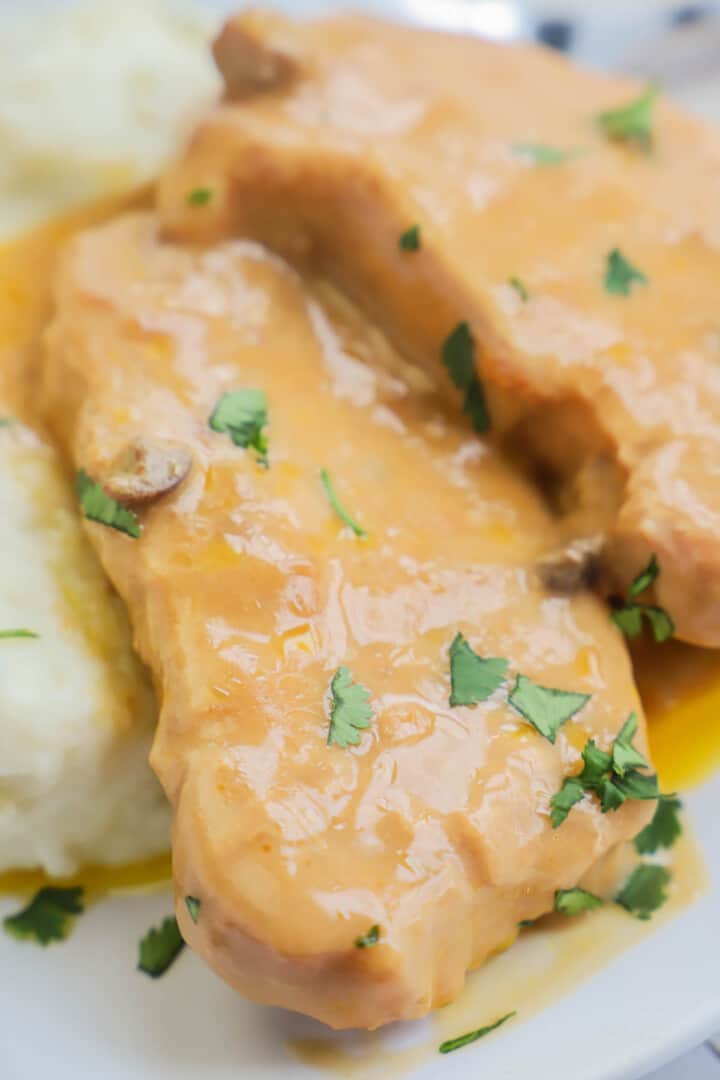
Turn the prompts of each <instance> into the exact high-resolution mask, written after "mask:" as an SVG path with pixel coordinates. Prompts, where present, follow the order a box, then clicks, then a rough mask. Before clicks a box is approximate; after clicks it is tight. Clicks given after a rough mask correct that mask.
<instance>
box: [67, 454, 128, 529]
mask: <svg viewBox="0 0 720 1080" xmlns="http://www.w3.org/2000/svg"><path fill="white" fill-rule="evenodd" d="M75 490H76V492H77V496H78V499H79V500H80V506H81V508H82V512H83V514H84V515H85V517H86V518H88V520H89V521H97V522H98V524H100V525H107V526H108V528H110V529H117V530H118V532H122V533H125V535H126V536H132V537H133V539H134V540H137V539H138V537H139V536H140V522H139V521H138V519H137V515H136V514H134V513H133V511H132V510H128V509H127V507H125V506H121V504H120V503H119V502H117V500H116V499H112V498H111V497H110V496H109V495H107V494H106V493H105V491H104V490H103V487H102V484H98V483H96V482H95V481H94V480H92V479H91V478H90V477H89V476H88V474H87V473H86V472H85V471H84V470H83V469H80V471H79V472H78V474H77V478H76V480H75Z"/></svg>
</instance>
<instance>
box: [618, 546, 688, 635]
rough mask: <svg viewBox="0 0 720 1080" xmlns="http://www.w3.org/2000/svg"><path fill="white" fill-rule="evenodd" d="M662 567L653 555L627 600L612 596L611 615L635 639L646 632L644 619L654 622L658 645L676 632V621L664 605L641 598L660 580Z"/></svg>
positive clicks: (634, 583) (652, 624)
mask: <svg viewBox="0 0 720 1080" xmlns="http://www.w3.org/2000/svg"><path fill="white" fill-rule="evenodd" d="M659 573H660V567H659V565H658V561H657V559H656V557H655V556H654V555H653V556H651V558H650V562H649V563H648V564H647V566H646V567H645V569H644V570H641V571H640V573H639V574H638V576H637V577H636V578H635V580H634V581H633V582H632V584H631V585H630V588H629V589H628V591H627V596H626V598H625V600H623V599H621V598H620V597H612V596H611V597H610V604H611V606H612V608H613V611H612V615H611V616H610V617H611V619H612V621H613V622H614V623H615V625H616V626H617V627H618V628H619V629H620V630H622V632H623V634H625V635H626V636H627V637H630V638H634V637H637V636H638V634H640V633H641V631H642V626H643V618H645V619H647V621H648V622H649V623H650V628H651V630H652V633H653V637H654V638H655V641H656V642H658V644H662V642H663V641H667V640H668V638H671V637H672V636H673V634H674V633H675V623H674V622H673V620H672V619H671V617H670V615H668V613H667V611H665V609H664V608H661V607H657V606H656V605H654V604H643V603H641V602H639V601H638V600H637V597H638V596H639V595H640V593H643V592H644V591H645V590H646V589H648V588H649V587H650V586H651V585H652V584H653V582H654V581H655V580H656V579H657V577H658V575H659Z"/></svg>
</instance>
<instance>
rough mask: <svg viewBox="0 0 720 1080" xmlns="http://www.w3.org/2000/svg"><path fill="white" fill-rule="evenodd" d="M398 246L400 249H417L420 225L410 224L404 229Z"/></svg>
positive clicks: (418, 246) (418, 247)
mask: <svg viewBox="0 0 720 1080" xmlns="http://www.w3.org/2000/svg"><path fill="white" fill-rule="evenodd" d="M398 247H399V248H400V250H401V251H419V250H420V226H419V225H411V226H410V228H409V229H406V230H405V232H404V233H403V234H402V235H401V237H400V239H399V240H398Z"/></svg>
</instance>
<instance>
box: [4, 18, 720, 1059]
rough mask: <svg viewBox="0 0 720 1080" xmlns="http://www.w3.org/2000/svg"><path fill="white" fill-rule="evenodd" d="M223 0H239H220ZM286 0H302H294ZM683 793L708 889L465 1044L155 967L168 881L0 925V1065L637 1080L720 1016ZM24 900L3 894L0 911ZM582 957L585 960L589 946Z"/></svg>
mask: <svg viewBox="0 0 720 1080" xmlns="http://www.w3.org/2000/svg"><path fill="white" fill-rule="evenodd" d="M0 2H2V0H0ZM453 3H454V4H455V6H454V8H453V10H456V9H459V4H458V3H457V2H455V0H453ZM222 6H224V7H228V6H230V5H229V4H228V3H227V2H226V0H222ZM281 6H284V7H293V6H300V5H293V4H292V3H291V2H290V0H285V3H284V4H282V5H281ZM311 6H313V7H317V6H318V4H317V3H313V4H312V5H311ZM355 6H362V5H361V4H360V3H358V4H357V5H355ZM366 6H372V7H374V8H375V9H376V10H378V8H380V7H382V8H384V10H385V11H388V10H391V9H392V8H393V6H394V5H392V4H380V3H379V2H378V0H375V2H374V0H368V3H367V4H366ZM413 6H415V7H416V8H417V3H416V2H415V0H412V2H411V0H404V2H403V0H398V6H397V9H398V10H402V11H403V13H404V14H407V13H408V11H410V10H411V9H412V8H413ZM490 6H492V5H488V8H489V7H490ZM500 6H501V5H498V4H497V3H496V4H495V5H494V7H495V10H496V11H497V10H499V7H500ZM451 7H452V5H451ZM435 10H437V4H436V5H435ZM447 10H450V9H449V8H448V9H447ZM687 802H688V806H689V808H690V813H691V816H692V818H693V820H694V825H695V832H696V835H697V838H698V840H699V842H700V846H701V848H702V850H703V853H704V856H705V860H706V862H707V864H708V868H709V871H710V875H711V878H712V884H711V886H710V889H709V891H708V892H706V893H705V895H704V896H703V897H702V898H701V899H700V900H699V901H697V902H696V903H695V904H694V905H692V906H690V907H688V908H686V909H684V910H683V911H681V912H680V914H679V915H677V916H676V917H675V918H674V919H672V920H671V921H667V922H664V923H661V924H660V925H659V926H658V928H657V929H656V930H655V931H654V932H653V933H651V934H650V935H649V936H647V937H645V938H644V939H643V940H641V941H640V942H639V943H638V944H636V945H635V946H634V947H632V948H630V949H627V950H626V951H624V952H622V953H621V954H620V955H618V956H617V957H616V958H615V959H611V960H610V961H609V963H608V964H607V966H605V967H603V968H601V970H599V971H597V972H596V973H595V974H594V975H592V976H591V977H590V978H588V980H587V981H585V982H584V983H581V984H579V985H577V987H576V988H575V989H573V990H570V991H569V992H567V993H565V994H564V995H561V996H559V997H558V998H557V1000H555V1001H554V1002H553V1003H552V1004H550V1005H548V1006H547V1007H545V1008H544V1009H542V1010H541V1011H533V1008H532V996H531V999H530V1000H529V1001H528V1002H526V1003H525V1004H524V1005H523V1007H522V1008H521V1009H520V1013H519V1015H518V1017H517V1019H516V1020H514V1021H513V1022H512V1023H510V1024H508V1025H507V1027H505V1028H503V1029H502V1030H501V1031H499V1032H498V1033H497V1034H496V1035H494V1036H492V1037H491V1038H490V1039H488V1040H487V1041H484V1042H481V1043H478V1044H477V1045H475V1046H471V1047H468V1048H466V1049H464V1050H462V1051H460V1052H458V1053H456V1054H453V1055H450V1056H448V1057H440V1056H439V1055H438V1054H437V1050H436V1047H437V1044H438V1042H439V1041H440V1038H441V1036H440V1034H439V1026H438V1023H437V1020H433V1019H430V1020H428V1021H424V1022H422V1023H420V1024H408V1025H399V1026H397V1027H395V1028H393V1029H392V1030H391V1031H389V1032H387V1033H384V1034H383V1035H382V1036H374V1037H373V1036H366V1035H363V1034H351V1035H347V1036H342V1037H336V1036H332V1035H331V1034H330V1033H329V1032H328V1031H327V1030H326V1029H324V1028H322V1027H321V1026H320V1025H318V1024H315V1023H313V1022H312V1021H309V1020H305V1019H303V1018H301V1017H297V1016H294V1015H291V1014H288V1013H283V1012H281V1011H279V1010H272V1009H266V1008H260V1007H256V1006H253V1005H250V1004H248V1003H246V1002H244V1001H242V1000H241V999H240V998H239V997H237V996H236V995H235V994H234V993H233V992H232V991H231V990H229V989H228V988H226V987H225V986H224V985H223V984H222V983H220V982H219V981H218V980H217V979H216V978H215V977H214V976H213V975H211V974H210V972H209V971H208V970H207V969H206V968H205V967H204V965H203V964H202V963H201V962H200V961H199V960H198V959H197V958H196V957H195V956H193V955H192V954H191V953H189V951H187V950H186V951H185V953H184V954H183V955H182V956H181V957H180V959H179V960H178V962H177V964H176V965H175V966H174V967H173V968H172V970H171V971H170V972H168V973H167V974H166V975H165V976H164V977H163V978H162V979H160V980H157V981H153V980H151V979H149V978H147V977H146V976H144V975H142V974H141V973H140V972H138V971H137V970H136V968H135V964H136V955H137V942H138V940H139V938H140V937H141V936H142V935H143V934H144V933H145V931H146V930H147V928H148V926H149V925H151V924H153V923H157V922H158V921H159V920H160V919H161V918H162V917H163V916H164V915H165V914H167V913H168V912H169V911H170V894H169V891H168V892H162V893H158V894H154V895H146V896H126V897H117V898H114V899H110V900H106V901H104V902H102V903H100V904H98V905H95V906H93V907H91V908H90V910H89V911H88V912H87V913H86V914H85V915H83V916H82V917H81V918H80V919H79V920H78V922H77V928H76V931H75V933H74V935H73V936H72V938H71V939H70V940H69V941H68V942H67V943H65V944H63V945H59V946H54V947H52V948H48V949H39V948H36V947H34V946H32V945H27V944H20V943H18V942H16V941H14V940H12V939H10V938H8V937H6V936H4V935H2V934H0V972H1V975H0V1076H1V1077H2V1080H40V1078H44V1077H45V1076H52V1077H53V1078H54V1080H129V1078H132V1080H178V1078H182V1077H188V1078H192V1080H225V1078H228V1080H229V1078H231V1077H232V1078H233V1080H236V1078H237V1077H238V1076H248V1077H255V1076H258V1077H259V1076H262V1078H263V1080H302V1078H303V1077H312V1076H326V1075H327V1071H326V1070H325V1069H317V1068H315V1067H309V1066H306V1065H303V1064H301V1063H300V1061H299V1060H298V1059H297V1057H295V1056H293V1052H292V1050H291V1049H290V1048H289V1045H288V1044H289V1043H292V1042H293V1041H297V1040H299V1039H304V1040H317V1041H318V1042H320V1043H321V1044H323V1045H325V1046H328V1045H329V1046H331V1047H332V1046H333V1045H338V1046H340V1047H342V1048H343V1051H342V1053H343V1054H344V1058H343V1056H342V1055H341V1056H339V1057H338V1058H337V1059H336V1060H335V1063H334V1065H333V1067H332V1070H331V1071H332V1073H333V1074H334V1075H341V1076H342V1075H346V1076H352V1077H354V1078H355V1080H366V1078H367V1080H371V1078H375V1077H378V1078H379V1077H382V1078H383V1080H388V1078H389V1077H391V1076H395V1077H398V1076H401V1075H410V1074H412V1075H413V1076H414V1077H423V1078H425V1080H429V1078H439V1077H442V1078H448V1080H450V1078H456V1080H475V1078H476V1077H478V1076H480V1075H482V1076H483V1077H486V1078H488V1080H527V1078H528V1077H532V1078H533V1080H551V1078H552V1080H620V1078H628V1080H637V1078H638V1077H640V1076H642V1075H644V1074H645V1073H646V1072H648V1071H649V1070H651V1069H652V1068H654V1067H656V1066H657V1065H659V1064H661V1063H662V1062H664V1061H666V1060H669V1059H670V1058H672V1057H674V1056H675V1055H677V1054H680V1053H681V1052H682V1051H683V1050H685V1049H687V1048H688V1047H691V1046H693V1045H695V1044H696V1043H698V1042H700V1041H701V1040H702V1039H703V1038H704V1037H705V1036H707V1035H708V1034H710V1033H711V1032H712V1031H713V1030H716V1029H718V1028H720V935H719V934H718V932H717V917H718V912H720V830H718V828H717V826H716V824H715V823H716V821H717V812H718V806H720V776H717V777H716V778H715V779H714V780H712V781H711V782H709V783H708V784H706V785H705V786H704V788H703V789H701V790H699V791H697V792H695V793H694V794H692V795H691V797H690V798H689V799H688V800H687ZM16 906H17V905H16V904H14V903H13V902H11V901H6V900H2V901H0V916H2V915H4V914H6V913H7V912H9V911H11V910H13V908H14V907H16ZM619 917H620V918H625V916H624V915H623V916H619ZM593 918H594V916H593ZM519 948H520V949H525V950H526V951H525V952H520V953H518V955H519V956H520V958H521V964H522V963H525V962H527V963H528V965H530V964H533V965H535V975H536V978H537V977H538V973H539V974H540V976H541V975H542V971H543V970H544V969H543V964H545V963H546V962H547V964H548V965H549V967H548V969H547V970H548V971H550V972H552V971H553V970H554V969H553V967H552V964H551V963H550V959H549V956H546V955H545V953H544V952H543V950H544V949H545V946H544V944H543V941H542V938H539V939H537V940H536V941H535V944H534V945H532V944H531V945H525V944H521V945H520V946H519ZM513 951H515V950H513ZM545 951H546V952H547V949H546V950H545ZM579 961H580V963H579V964H578V965H577V966H578V967H579V968H580V969H582V966H583V963H582V961H583V956H582V954H581V955H580V957H579ZM495 973H497V978H498V985H499V979H500V973H501V968H500V967H497V968H495V969H493V968H490V969H488V972H486V973H485V974H483V973H480V974H479V975H478V976H474V977H473V979H472V980H471V983H475V985H476V987H478V986H480V987H481V988H482V997H480V996H479V995H478V994H477V992H473V990H472V988H471V991H470V993H471V995H473V996H472V1001H473V1007H475V1006H476V1007H477V1016H476V1017H475V1018H474V1023H471V1024H470V1023H468V1024H466V1025H463V1026H458V1028H457V1031H456V1032H454V1033H457V1034H460V1033H461V1032H462V1031H463V1030H466V1029H467V1028H468V1027H473V1026H476V1025H481V1024H484V1023H486V1022H488V1021H489V1020H492V1019H493V1018H495V1017H496V1016H497V1015H499V1013H500V1012H502V1011H504V1007H503V1008H500V1007H499V1001H498V1000H497V999H496V998H495V997H494V995H493V985H494V978H495ZM550 978H552V975H551V976H550ZM480 979H482V980H483V981H482V982H479V981H478V980H480ZM505 992H507V987H505ZM445 1034H446V1032H445V1031H443V1036H442V1037H444V1036H445Z"/></svg>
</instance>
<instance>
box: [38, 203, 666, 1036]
mask: <svg viewBox="0 0 720 1080" xmlns="http://www.w3.org/2000/svg"><path fill="white" fill-rule="evenodd" d="M186 195H191V196H192V201H193V202H194V203H195V206H196V209H197V210H198V212H200V213H202V212H203V204H204V203H205V202H206V201H207V197H208V196H207V193H206V192H204V189H203V188H202V187H198V188H196V189H194V191H193V192H192V193H186ZM451 353H452V355H451V357H450V359H451V362H452V363H455V364H458V365H462V364H463V363H464V362H465V360H464V357H466V338H465V331H464V330H463V329H462V328H458V330H457V332H456V336H455V338H454V344H453V346H452V350H451ZM440 379H441V375H440V374H438V373H436V372H434V371H430V372H424V371H423V370H422V369H419V368H416V367H414V366H412V365H409V364H408V363H406V362H404V361H403V360H402V359H401V357H400V355H399V354H398V353H397V352H396V351H395V350H394V349H393V348H391V347H390V346H389V345H388V343H387V342H386V340H385V339H384V337H383V336H382V334H381V333H380V332H379V331H378V330H377V329H376V328H374V327H373V326H372V325H371V324H368V322H367V321H365V319H363V318H362V317H360V316H359V315H358V313H357V312H356V310H355V308H354V307H353V306H352V305H351V304H350V303H349V302H348V301H347V300H346V299H345V298H343V297H342V296H341V295H340V294H338V293H337V292H336V291H335V290H334V289H333V288H332V287H331V286H329V285H328V284H326V283H324V282H323V281H322V280H320V279H316V278H314V277H313V276H311V275H307V274H306V275H305V276H299V275H298V273H297V272H296V271H294V270H292V269H291V268H290V267H289V266H288V265H287V264H286V263H285V262H284V261H282V260H281V259H280V258H279V257H277V256H274V255H271V254H269V253H268V252H267V251H266V250H265V249H264V248H262V247H260V246H258V245H256V244H254V243H251V242H247V241H237V240H236V241H227V242H225V241H218V242H217V243H214V244H212V245H210V246H199V245H198V246H193V245H189V244H186V245H181V244H175V243H172V242H168V241H163V239H162V238H161V234H160V225H159V222H158V220H157V219H156V217H155V216H154V215H153V214H152V213H139V214H131V215H127V216H124V217H121V218H119V219H118V220H116V221H114V222H113V223H111V224H109V225H106V226H103V227H100V228H96V229H92V230H89V231H87V232H85V233H83V234H81V235H79V236H78V237H77V238H76V239H75V240H73V241H72V243H71V244H70V245H69V248H68V250H67V252H66V254H65V257H64V259H63V260H62V265H61V268H60V270H59V274H58V278H57V288H56V314H55V317H54V320H53V323H52V326H51V329H50V331H49V335H48V339H47V355H46V361H45V372H44V388H43V392H44V398H45V402H46V404H47V407H48V410H49V413H50V415H51V417H52V419H53V421H54V425H55V429H56V431H57V433H58V435H59V437H60V439H61V441H62V443H63V444H64V446H65V447H66V449H67V450H68V452H69V454H70V456H71V457H72V459H73V460H74V462H75V464H76V466H77V467H78V469H79V470H81V473H80V491H81V496H82V499H83V505H84V506H85V509H86V513H87V514H88V515H89V516H90V517H94V518H95V523H92V522H89V523H88V529H89V533H90V537H91V540H92V542H93V544H94V545H95V546H96V548H97V550H98V552H99V554H100V558H101V560H102V563H103V565H104V566H105V568H106V570H107V572H108V573H109V575H110V577H111V579H112V581H113V582H114V584H115V585H116V587H117V589H118V590H119V592H120V594H121V595H122V597H123V598H124V600H125V602H126V604H127V606H128V609H129V611H130V615H131V619H132V621H133V625H134V629H135V635H136V642H137V645H138V648H139V650H140V653H141V655H142V656H143V658H144V659H145V660H146V661H147V663H148V664H149V665H150V667H151V668H152V670H153V673H154V676H155V681H156V685H157V687H158V690H159V694H160V699H161V714H160V720H159V728H158V733H157V736H156V739H155V744H154V748H153V752H152V763H153V765H154V768H155V769H156V771H157V773H158V775H159V777H160V779H161V781H162V783H163V786H164V788H165V790H166V792H167V795H168V797H169V799H170V800H171V803H172V805H173V808H174V834H173V836H174V840H173V847H174V854H173V868H174V875H175V884H176V910H177V915H178V919H179V922H180V926H181V929H182V932H183V934H184V936H185V937H186V938H187V940H188V941H189V942H190V944H191V945H193V946H194V947H195V948H197V950H198V951H199V952H200V953H201V954H202V955H204V956H205V958H206V959H207V960H208V962H209V964H210V965H211V966H212V967H213V968H214V969H215V970H216V971H217V972H219V973H220V974H221V975H222V976H223V977H224V978H225V979H227V980H228V982H230V983H231V984H232V985H234V986H236V987H237V988H238V989H240V990H241V991H242V992H243V993H244V994H246V995H247V996H248V997H250V998H253V999H254V1000H257V1001H261V1002H269V1003H274V1004H279V1005H283V1006H286V1007H289V1008H293V1009H298V1010H300V1011H302V1012H306V1013H309V1014H311V1015H313V1016H316V1017H318V1018H320V1019H322V1020H324V1021H326V1022H327V1023H329V1024H332V1025H334V1026H337V1027H345V1026H365V1027H375V1026H377V1025H380V1024H383V1023H386V1022H388V1021H392V1020H398V1019H403V1018H410V1017H417V1016H421V1015H423V1014H424V1013H426V1012H427V1011H428V1010H429V1009H430V1008H432V1007H433V1006H436V1005H441V1004H443V1003H445V1002H448V1001H449V1000H451V999H452V998H453V997H455V996H456V995H457V994H458V993H459V992H460V990H461V988H462V985H463V980H464V977H465V973H466V972H467V970H468V969H470V968H472V967H473V966H475V965H478V964H480V963H481V962H482V961H483V960H485V958H486V957H488V956H489V955H490V954H491V953H492V952H493V951H495V950H497V949H498V948H500V947H502V946H503V945H504V944H506V943H507V942H508V941H510V940H512V938H513V936H514V935H515V933H516V928H517V924H518V922H520V921H521V920H523V919H533V918H535V917H536V916H538V915H540V914H542V913H543V912H547V911H549V910H551V909H552V907H553V901H554V894H555V891H556V890H557V889H561V888H570V887H572V886H575V885H576V884H577V883H578V881H579V880H580V879H581V878H582V877H583V875H584V874H585V873H586V871H588V870H589V869H590V868H591V867H592V866H593V865H595V864H597V862H598V860H600V859H602V857H603V856H604V855H605V854H606V853H608V852H610V851H611V850H612V849H613V848H615V847H616V846H617V845H618V844H620V843H622V842H623V841H626V840H628V839H629V838H631V837H633V836H634V835H635V834H636V833H637V832H638V830H640V829H641V828H642V827H643V826H644V825H645V824H646V822H647V821H648V819H649V818H650V816H651V814H652V811H653V807H654V797H655V794H656V781H655V778H654V777H653V776H652V775H651V774H650V773H649V772H648V770H647V768H646V766H645V759H644V756H643V755H644V753H645V734H644V722H643V719H642V713H641V710H640V706H639V702H638V697H637V694H636V691H635V689H634V686H633V682H632V677H631V671H630V665H629V661H628V657H627V655H626V651H625V646H624V642H623V640H622V636H621V634H620V633H619V631H618V630H617V629H616V628H615V627H614V626H613V625H612V623H611V621H610V619H609V617H608V613H607V610H606V609H605V607H604V606H603V605H602V604H601V603H600V602H599V601H597V600H596V599H595V598H594V597H593V596H591V595H590V594H586V593H581V594H578V595H576V596H572V597H567V596H565V597H563V596H552V595H549V594H548V593H547V591H546V590H545V588H544V586H543V584H542V582H541V581H540V579H539V578H538V576H537V575H536V572H535V569H534V568H535V565H536V562H537V560H538V557H539V555H540V553H541V552H543V551H546V550H548V549H549V548H552V547H553V546H554V545H555V544H556V543H557V536H556V533H555V529H554V526H553V524H552V522H551V520H550V518H549V515H548V513H547V511H546V509H545V508H544V505H543V503H542V501H541V500H540V498H539V496H538V495H537V494H536V493H535V491H534V489H532V488H531V487H530V486H529V485H528V484H527V483H526V481H525V480H524V479H523V478H522V477H521V475H520V474H519V473H518V472H517V471H515V470H513V469H511V468H510V467H508V466H507V465H506V464H505V463H504V462H503V460H502V459H501V458H500V457H499V456H498V453H497V452H496V451H495V450H494V449H492V448H491V447H490V446H487V445H484V444H483V443H482V442H481V440H480V439H478V437H477V435H476V434H475V433H474V432H473V431H472V429H471V426H470V424H469V423H468V422H467V420H466V419H464V418H463V417H462V414H461V413H460V411H459V410H458V409H457V407H456V405H455V403H449V404H447V405H446V404H444V403H443V401H444V399H443V396H442V394H441V392H440V390H439V380H440Z"/></svg>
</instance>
